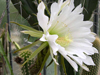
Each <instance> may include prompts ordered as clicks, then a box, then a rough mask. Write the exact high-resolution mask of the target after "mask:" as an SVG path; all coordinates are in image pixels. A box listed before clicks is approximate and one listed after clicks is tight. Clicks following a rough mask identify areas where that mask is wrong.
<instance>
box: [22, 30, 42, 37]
mask: <svg viewBox="0 0 100 75" xmlns="http://www.w3.org/2000/svg"><path fill="white" fill-rule="evenodd" d="M21 32H22V33H24V34H29V35H30V36H33V37H39V38H41V37H42V35H43V34H41V33H37V32H34V31H21Z"/></svg>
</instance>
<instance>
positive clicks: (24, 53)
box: [18, 50, 33, 75]
mask: <svg viewBox="0 0 100 75" xmlns="http://www.w3.org/2000/svg"><path fill="white" fill-rule="evenodd" d="M31 54H32V51H31V50H23V51H20V52H19V54H18V55H19V57H20V58H22V59H23V60H24V61H26V60H27V59H28V58H29V56H30V55H31ZM32 63H33V60H29V61H28V62H27V63H26V64H25V65H24V66H23V67H22V68H21V70H22V74H23V75H31V74H30V71H29V67H30V66H31V64H32Z"/></svg>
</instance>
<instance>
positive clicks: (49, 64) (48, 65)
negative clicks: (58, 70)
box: [46, 59, 53, 68]
mask: <svg viewBox="0 0 100 75" xmlns="http://www.w3.org/2000/svg"><path fill="white" fill-rule="evenodd" d="M52 63H53V59H52V60H51V61H50V63H49V64H48V65H47V66H46V68H47V67H49V66H50V65H51V64H52Z"/></svg>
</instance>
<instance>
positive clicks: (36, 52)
mask: <svg viewBox="0 0 100 75" xmlns="http://www.w3.org/2000/svg"><path fill="white" fill-rule="evenodd" d="M47 45H48V43H47V42H45V43H43V44H42V45H41V46H40V47H39V48H38V49H36V50H35V51H34V52H33V53H32V55H31V56H30V57H29V58H28V59H27V60H26V61H25V62H24V63H23V64H22V66H23V65H24V64H25V63H27V62H28V61H29V60H31V59H32V58H34V57H35V56H36V55H37V54H38V53H39V52H40V51H41V50H43V49H44V48H45V47H46V46H47Z"/></svg>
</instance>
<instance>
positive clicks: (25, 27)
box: [10, 22, 43, 34]
mask: <svg viewBox="0 0 100 75" xmlns="http://www.w3.org/2000/svg"><path fill="white" fill-rule="evenodd" d="M10 23H14V24H16V25H18V26H20V27H22V28H23V29H26V30H30V31H34V32H37V33H42V34H43V32H41V31H38V30H36V29H33V28H31V27H28V26H26V25H21V24H19V23H16V22H10Z"/></svg>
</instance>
